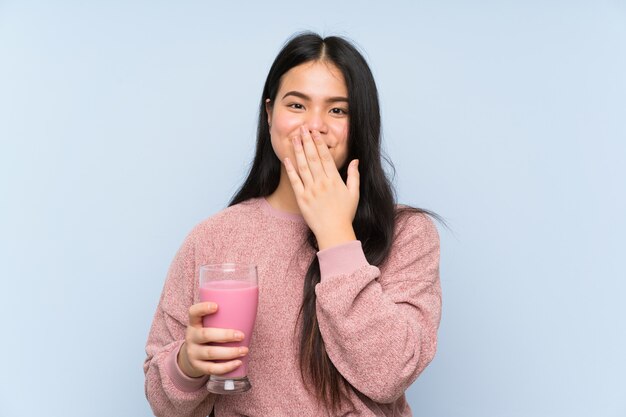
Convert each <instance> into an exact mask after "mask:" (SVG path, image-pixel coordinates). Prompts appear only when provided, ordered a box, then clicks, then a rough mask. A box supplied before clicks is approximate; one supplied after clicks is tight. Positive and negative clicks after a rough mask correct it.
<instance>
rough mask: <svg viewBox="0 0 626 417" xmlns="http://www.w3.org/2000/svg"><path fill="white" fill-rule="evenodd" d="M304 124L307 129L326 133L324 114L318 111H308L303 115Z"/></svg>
mask: <svg viewBox="0 0 626 417" xmlns="http://www.w3.org/2000/svg"><path fill="white" fill-rule="evenodd" d="M305 126H306V128H307V129H309V131H313V130H317V131H318V132H320V133H326V130H327V125H326V120H325V119H324V115H323V114H322V113H321V112H320V111H310V112H309V113H308V114H307V116H306V117H305Z"/></svg>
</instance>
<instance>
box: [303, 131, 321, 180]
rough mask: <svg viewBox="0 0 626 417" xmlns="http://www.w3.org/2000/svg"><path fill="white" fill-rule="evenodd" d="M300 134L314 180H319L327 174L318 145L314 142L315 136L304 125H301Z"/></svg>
mask: <svg viewBox="0 0 626 417" xmlns="http://www.w3.org/2000/svg"><path fill="white" fill-rule="evenodd" d="M300 136H301V137H302V147H303V148H304V156H305V157H306V160H307V163H308V165H309V170H310V171H311V176H312V177H313V180H314V181H315V180H319V179H321V178H323V177H325V176H326V172H325V171H324V167H323V166H322V161H321V159H320V155H319V153H318V152H317V146H316V145H315V143H314V142H313V138H312V137H311V134H310V133H309V129H308V128H306V127H305V126H304V125H302V126H300Z"/></svg>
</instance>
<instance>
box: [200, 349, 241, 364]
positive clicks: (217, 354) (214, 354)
mask: <svg viewBox="0 0 626 417" xmlns="http://www.w3.org/2000/svg"><path fill="white" fill-rule="evenodd" d="M197 354H198V356H197V359H200V360H205V361H212V360H216V359H221V360H229V359H237V358H240V357H242V356H246V355H247V354H248V348H247V347H245V346H240V347H222V346H202V347H201V348H200V349H199V351H198V353H197Z"/></svg>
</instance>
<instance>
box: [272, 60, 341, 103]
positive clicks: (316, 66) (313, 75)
mask: <svg viewBox="0 0 626 417" xmlns="http://www.w3.org/2000/svg"><path fill="white" fill-rule="evenodd" d="M291 90H298V91H301V92H303V93H307V94H309V95H340V94H342V95H345V96H347V95H348V89H347V87H346V83H345V80H344V77H343V74H342V73H341V71H340V70H339V68H337V67H336V66H335V65H334V64H333V63H332V62H328V61H312V62H305V63H304V64H300V65H298V66H295V67H293V68H291V69H290V70H289V71H287V72H286V73H285V74H283V76H282V78H281V83H280V89H279V92H280V91H291Z"/></svg>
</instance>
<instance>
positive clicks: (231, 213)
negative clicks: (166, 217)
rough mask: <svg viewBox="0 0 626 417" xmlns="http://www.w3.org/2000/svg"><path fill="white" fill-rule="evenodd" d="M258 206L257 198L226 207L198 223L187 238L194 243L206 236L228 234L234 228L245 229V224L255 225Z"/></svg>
mask: <svg viewBox="0 0 626 417" xmlns="http://www.w3.org/2000/svg"><path fill="white" fill-rule="evenodd" d="M258 204H259V201H258V199H257V198H251V199H249V200H246V201H242V202H241V203H237V204H234V205H232V206H229V207H226V208H224V209H222V210H220V211H218V212H216V213H214V214H212V215H211V216H209V217H207V218H205V219H203V220H202V221H200V222H198V223H197V224H196V225H195V226H194V227H193V228H192V229H191V231H190V232H189V234H188V236H187V237H188V239H190V240H193V241H195V240H198V239H203V238H204V237H206V236H215V235H223V234H228V233H230V232H232V231H233V230H234V229H236V228H241V227H242V226H243V227H245V226H246V225H247V224H249V225H253V224H255V223H256V221H257V217H258V213H259V210H258Z"/></svg>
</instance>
